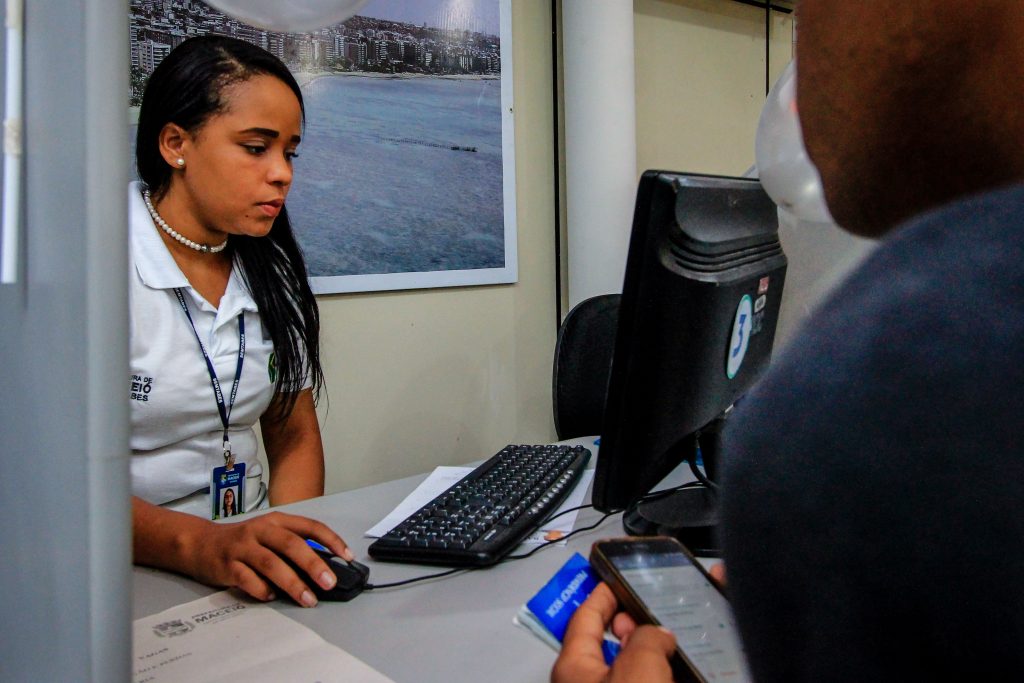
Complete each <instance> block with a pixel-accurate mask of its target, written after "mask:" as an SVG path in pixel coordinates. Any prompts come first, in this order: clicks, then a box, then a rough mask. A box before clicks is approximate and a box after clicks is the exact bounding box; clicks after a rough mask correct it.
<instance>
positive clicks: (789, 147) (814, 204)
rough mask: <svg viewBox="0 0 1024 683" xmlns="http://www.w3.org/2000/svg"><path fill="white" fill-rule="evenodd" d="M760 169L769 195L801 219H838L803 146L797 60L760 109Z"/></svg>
mask: <svg viewBox="0 0 1024 683" xmlns="http://www.w3.org/2000/svg"><path fill="white" fill-rule="evenodd" d="M754 156H755V159H756V164H757V171H758V174H759V176H760V179H761V185H763V186H764V189H765V192H767V193H768V196H769V197H771V198H772V200H774V201H775V203H776V204H778V206H779V208H780V209H781V210H782V211H785V212H788V213H791V214H793V215H794V216H796V217H797V218H798V219H800V220H804V221H812V222H815V223H835V221H834V220H833V219H832V216H831V214H829V211H828V206H827V205H826V204H825V194H824V192H823V191H822V188H821V176H820V175H818V169H817V168H815V166H814V163H813V162H812V161H811V159H810V157H809V156H807V150H806V149H804V138H803V133H802V132H801V130H800V118H799V115H798V112H797V107H796V62H790V63H789V66H787V67H786V70H785V71H783V72H782V76H781V77H780V78H779V80H778V81H777V82H776V83H775V85H774V86H773V87H772V89H771V91H770V92H769V93H768V98H767V99H766V100H765V103H764V108H763V109H762V110H761V119H760V121H758V124H757V138H756V141H755V143H754Z"/></svg>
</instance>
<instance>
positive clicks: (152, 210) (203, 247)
mask: <svg viewBox="0 0 1024 683" xmlns="http://www.w3.org/2000/svg"><path fill="white" fill-rule="evenodd" d="M142 201H144V202H145V203H146V208H147V209H149V215H150V216H152V217H153V222H154V223H156V224H157V225H159V226H160V228H161V229H162V230H163V231H164V232H166V233H167V234H168V235H170V236H171V238H172V239H175V240H177V241H179V242H181V243H182V244H184V245H185V246H186V247H189V248H190V249H195V250H196V251H201V252H203V253H206V254H216V253H218V252H221V251H224V247H226V246H228V241H227V240H224V241H223V242H221V243H220V244H218V245H216V246H213V247H211V246H210V245H208V244H199V243H198V242H193V241H192V240H190V239H189V238H187V237H185V236H184V235H182V234H181V233H180V232H178V231H177V230H175V229H174V228H172V227H171V226H169V225H167V221H165V220H164V219H163V218H161V217H160V214H158V213H157V212H156V207H154V206H153V201H152V200H151V199H150V196H149V190H143V191H142Z"/></svg>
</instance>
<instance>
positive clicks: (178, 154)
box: [157, 123, 192, 168]
mask: <svg viewBox="0 0 1024 683" xmlns="http://www.w3.org/2000/svg"><path fill="white" fill-rule="evenodd" d="M157 140H158V142H159V145H160V156H162V157H163V158H164V161H166V162H167V165H168V166H170V167H171V168H182V167H184V163H183V162H180V161H179V159H187V150H188V146H189V144H191V142H192V136H191V135H190V134H189V132H188V131H187V130H185V129H184V128H182V127H181V126H179V125H178V124H176V123H168V124H166V125H164V127H163V129H162V130H161V131H160V136H159V138H157Z"/></svg>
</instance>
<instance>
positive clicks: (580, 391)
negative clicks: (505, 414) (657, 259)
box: [552, 294, 620, 440]
mask: <svg viewBox="0 0 1024 683" xmlns="http://www.w3.org/2000/svg"><path fill="white" fill-rule="evenodd" d="M619 298H620V295H618V294H604V295H601V296H595V297H591V298H589V299H585V300H584V301H581V302H580V303H578V304H576V306H574V307H573V309H572V310H571V311H569V315H567V316H565V320H564V321H562V325H561V326H560V327H559V328H558V340H557V341H556V342H555V362H554V369H553V372H552V393H553V401H552V403H553V404H554V413H555V432H556V433H557V434H558V438H559V439H563V440H564V439H571V438H574V437H577V436H590V435H591V434H600V433H601V419H602V417H603V415H604V401H605V396H606V395H607V393H608V375H609V374H610V371H611V365H612V352H613V350H614V348H615V327H616V325H617V324H618V320H619Z"/></svg>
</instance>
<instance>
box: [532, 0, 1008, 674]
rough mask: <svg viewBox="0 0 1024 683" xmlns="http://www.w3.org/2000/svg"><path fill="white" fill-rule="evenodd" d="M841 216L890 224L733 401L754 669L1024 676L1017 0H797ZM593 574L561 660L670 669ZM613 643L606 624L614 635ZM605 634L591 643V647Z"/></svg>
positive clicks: (806, 76) (804, 58) (662, 641)
mask: <svg viewBox="0 0 1024 683" xmlns="http://www.w3.org/2000/svg"><path fill="white" fill-rule="evenodd" d="M798 12H799V26H800V34H799V35H800V42H799V50H798V55H797V73H798V77H797V93H798V105H799V109H800V118H801V122H802V125H803V132H804V139H805V144H806V146H807V150H808V153H809V154H810V156H811V158H812V159H813V161H814V162H815V164H816V165H817V167H818V169H819V171H820V172H821V176H822V181H823V184H824V188H825V196H826V199H827V201H828V204H829V207H830V209H831V212H832V215H833V216H834V217H835V219H836V221H837V223H839V224H840V225H841V226H843V227H844V228H846V229H847V230H849V231H851V232H853V233H856V234H859V235H865V236H872V237H879V238H881V239H882V243H881V244H880V246H879V248H878V249H877V250H876V251H875V252H874V254H873V255H872V256H871V257H870V258H868V259H867V260H866V262H865V263H864V264H863V265H862V266H861V267H860V268H859V269H858V270H857V271H856V272H854V273H853V274H852V275H851V276H850V277H849V278H848V279H847V281H846V282H845V283H844V284H843V285H842V286H840V287H839V288H838V289H837V291H836V292H835V293H834V294H833V295H832V296H831V297H829V298H828V299H827V300H826V301H825V302H823V303H822V304H821V306H820V307H819V309H818V311H817V312H816V314H815V315H814V316H813V317H812V318H811V319H810V320H809V321H808V323H807V324H806V325H805V326H804V328H803V330H802V331H801V333H800V335H799V337H798V339H797V340H796V341H795V343H794V344H793V345H791V346H790V347H789V349H788V350H787V351H786V352H785V353H784V354H783V355H782V356H781V357H780V358H778V359H777V361H776V363H775V365H774V366H773V368H772V370H771V371H770V372H769V374H768V376H767V377H766V378H765V380H764V381H763V382H762V383H761V384H760V385H759V386H758V388H757V389H756V390H754V391H753V392H752V393H751V394H750V395H749V396H748V397H747V398H746V399H745V401H744V402H743V403H742V405H740V406H739V407H738V408H737V410H736V411H735V413H734V415H733V417H732V419H731V420H730V423H731V424H730V427H729V429H728V432H727V434H726V442H725V447H724V450H723V463H722V468H723V481H722V517H723V521H722V540H723V547H724V551H725V560H726V565H727V567H728V572H729V592H730V599H731V601H732V604H733V608H734V610H735V613H736V619H737V621H738V623H739V626H740V631H741V634H742V637H743V643H744V647H745V650H746V653H747V657H748V660H749V663H750V670H751V672H752V675H753V677H754V679H755V680H756V681H758V683H767V682H769V681H787V682H792V681H908V680H933V679H939V678H963V679H968V680H991V679H997V680H1021V679H1022V678H1024V648H1022V647H1021V643H1024V590H1020V589H1019V587H1018V586H1019V584H1020V582H1021V580H1022V578H1024V515H1022V514H1020V512H1019V506H1020V501H1022V500H1024V448H1022V446H1021V442H1020V439H1018V432H1019V429H1018V427H1017V425H1018V423H1019V420H1020V415H1022V414H1024V392H1022V391H1021V387H1022V386H1024V363H1022V360H1024V351H1022V349H1024V186H1022V185H1020V183H1021V181H1022V180H1024V149H1022V147H1024V113H1022V107H1021V102H1024V3H1020V2H1006V1H1001V0H976V1H974V2H970V3H955V2H952V1H951V0H939V1H936V0H903V1H901V2H891V1H889V2H882V0H861V1H860V2H848V1H844V0H801V2H800V3H799V5H798ZM615 610H616V605H615V602H614V598H612V597H611V594H610V592H608V591H607V590H604V589H602V590H600V591H597V592H595V594H594V596H593V598H592V599H591V600H590V601H589V602H588V604H587V605H585V606H584V607H582V608H581V609H580V610H579V612H578V613H577V618H575V619H574V622H573V624H572V625H571V628H570V631H569V632H568V633H567V634H566V640H565V646H564V649H563V652H562V655H561V656H560V657H559V660H558V662H557V663H556V665H555V669H554V671H553V672H552V679H553V681H555V682H556V683H563V682H568V681H584V682H587V681H599V680H605V679H608V680H611V681H659V680H670V679H671V672H670V670H669V668H668V666H667V658H668V655H669V654H670V653H671V651H672V649H673V647H674V644H673V639H672V637H671V635H670V634H667V633H665V632H663V631H660V630H658V629H653V628H651V627H642V628H635V627H634V625H633V624H632V623H631V622H630V621H629V620H628V618H625V617H624V616H615V617H614V621H615V627H614V630H615V631H616V632H618V633H619V634H621V635H624V636H626V644H625V647H624V648H623V653H622V655H621V656H620V659H619V660H618V661H617V662H616V664H615V666H614V667H612V669H611V670H610V671H609V670H608V669H607V668H606V667H604V665H603V663H602V662H601V661H600V659H599V657H600V650H599V647H598V648H596V649H595V646H594V644H595V641H597V640H598V639H599V637H600V635H601V633H602V632H603V630H604V628H605V626H606V624H608V623H609V622H611V621H612V619H613V615H614V612H615ZM598 644H599V643H598ZM595 653H597V658H595Z"/></svg>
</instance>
